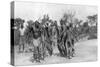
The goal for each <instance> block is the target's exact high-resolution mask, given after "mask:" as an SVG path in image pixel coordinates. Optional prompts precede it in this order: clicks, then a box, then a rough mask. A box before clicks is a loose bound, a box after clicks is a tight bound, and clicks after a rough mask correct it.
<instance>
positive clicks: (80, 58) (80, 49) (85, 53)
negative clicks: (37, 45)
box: [15, 39, 97, 65]
mask: <svg viewBox="0 0 100 67" xmlns="http://www.w3.org/2000/svg"><path fill="white" fill-rule="evenodd" d="M75 50H76V54H75V57H73V58H72V59H67V58H64V57H60V56H57V55H53V56H49V57H46V58H45V60H44V61H41V63H36V62H34V63H32V62H31V61H30V59H31V57H32V53H22V54H18V53H16V52H15V65H32V64H49V63H50V64H51V63H71V62H87V61H96V60H97V40H96V39H94V40H87V41H80V42H78V43H76V44H75ZM15 51H16V50H15ZM54 52H55V53H58V52H59V51H58V50H57V49H56V48H55V50H54Z"/></svg>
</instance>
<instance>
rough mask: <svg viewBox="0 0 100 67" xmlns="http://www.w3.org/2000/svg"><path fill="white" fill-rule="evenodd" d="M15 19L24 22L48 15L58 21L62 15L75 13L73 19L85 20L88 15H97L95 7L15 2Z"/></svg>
mask: <svg viewBox="0 0 100 67" xmlns="http://www.w3.org/2000/svg"><path fill="white" fill-rule="evenodd" d="M14 11H15V12H14V16H15V18H18V17H20V18H22V19H24V20H26V21H27V20H33V21H34V20H38V19H39V18H42V17H43V15H44V14H48V15H49V17H50V19H53V20H57V21H59V20H60V19H61V18H62V16H63V14H64V13H68V12H73V13H74V12H75V17H76V18H78V19H81V20H85V19H86V17H87V16H88V15H94V14H97V13H98V10H97V7H96V6H86V5H67V4H52V3H34V2H15V7H14Z"/></svg>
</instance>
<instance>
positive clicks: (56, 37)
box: [10, 1, 98, 66]
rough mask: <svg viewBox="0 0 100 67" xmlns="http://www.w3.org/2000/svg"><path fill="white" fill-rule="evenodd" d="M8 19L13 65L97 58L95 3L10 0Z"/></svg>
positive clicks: (96, 13) (92, 59) (68, 61)
mask: <svg viewBox="0 0 100 67" xmlns="http://www.w3.org/2000/svg"><path fill="white" fill-rule="evenodd" d="M10 21H11V64H12V65H15V66H22V65H42V64H58V63H78V62H94V61H97V60H98V59H97V58H98V57H97V55H98V51H97V50H98V49H97V48H98V43H97V42H98V34H97V33H98V8H97V6H94V5H93V6H92V5H91V6H90V5H74V4H63V3H62V4H60V3H59V4H56V3H42V2H24V1H13V2H11V18H10Z"/></svg>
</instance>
